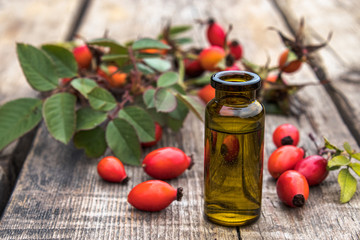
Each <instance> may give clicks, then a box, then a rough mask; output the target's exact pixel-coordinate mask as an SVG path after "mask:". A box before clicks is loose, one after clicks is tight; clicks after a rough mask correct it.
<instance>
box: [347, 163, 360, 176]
mask: <svg viewBox="0 0 360 240" xmlns="http://www.w3.org/2000/svg"><path fill="white" fill-rule="evenodd" d="M349 166H350V167H351V169H352V170H353V171H354V172H355V173H356V174H357V175H359V176H360V163H350V164H349Z"/></svg>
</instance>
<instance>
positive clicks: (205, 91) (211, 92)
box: [197, 84, 215, 104]
mask: <svg viewBox="0 0 360 240" xmlns="http://www.w3.org/2000/svg"><path fill="white" fill-rule="evenodd" d="M197 95H198V97H199V98H200V99H201V100H202V101H203V102H204V103H205V104H207V103H208V102H209V101H210V100H211V99H213V98H214V97H215V88H213V87H212V86H211V85H210V84H208V85H206V86H205V87H203V88H202V89H200V90H199V91H198V93H197Z"/></svg>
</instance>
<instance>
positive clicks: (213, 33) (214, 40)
mask: <svg viewBox="0 0 360 240" xmlns="http://www.w3.org/2000/svg"><path fill="white" fill-rule="evenodd" d="M206 35H207V39H208V41H209V43H210V44H211V45H213V46H219V47H223V46H224V43H225V38H226V34H225V31H224V29H223V28H222V27H221V26H220V25H219V24H217V23H216V22H215V21H214V19H209V21H208V28H207V30H206Z"/></svg>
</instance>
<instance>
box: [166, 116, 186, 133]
mask: <svg viewBox="0 0 360 240" xmlns="http://www.w3.org/2000/svg"><path fill="white" fill-rule="evenodd" d="M183 123H184V121H181V120H178V119H175V118H172V117H170V116H167V117H166V126H168V127H169V128H171V130H173V131H175V132H177V131H179V130H180V129H181V128H182V126H183Z"/></svg>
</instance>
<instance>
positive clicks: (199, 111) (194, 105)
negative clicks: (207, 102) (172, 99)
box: [175, 93, 205, 122]
mask: <svg viewBox="0 0 360 240" xmlns="http://www.w3.org/2000/svg"><path fill="white" fill-rule="evenodd" d="M175 96H176V97H177V98H178V99H179V100H180V101H181V102H183V103H184V104H185V105H186V106H187V107H188V108H189V109H190V110H191V111H192V112H193V113H194V114H195V116H196V117H197V118H198V119H199V120H200V121H202V122H203V121H204V119H203V115H204V112H205V109H204V108H203V105H201V104H200V103H198V102H197V101H196V100H194V99H192V98H191V97H189V96H186V95H182V94H179V93H177V94H176V95H175Z"/></svg>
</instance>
